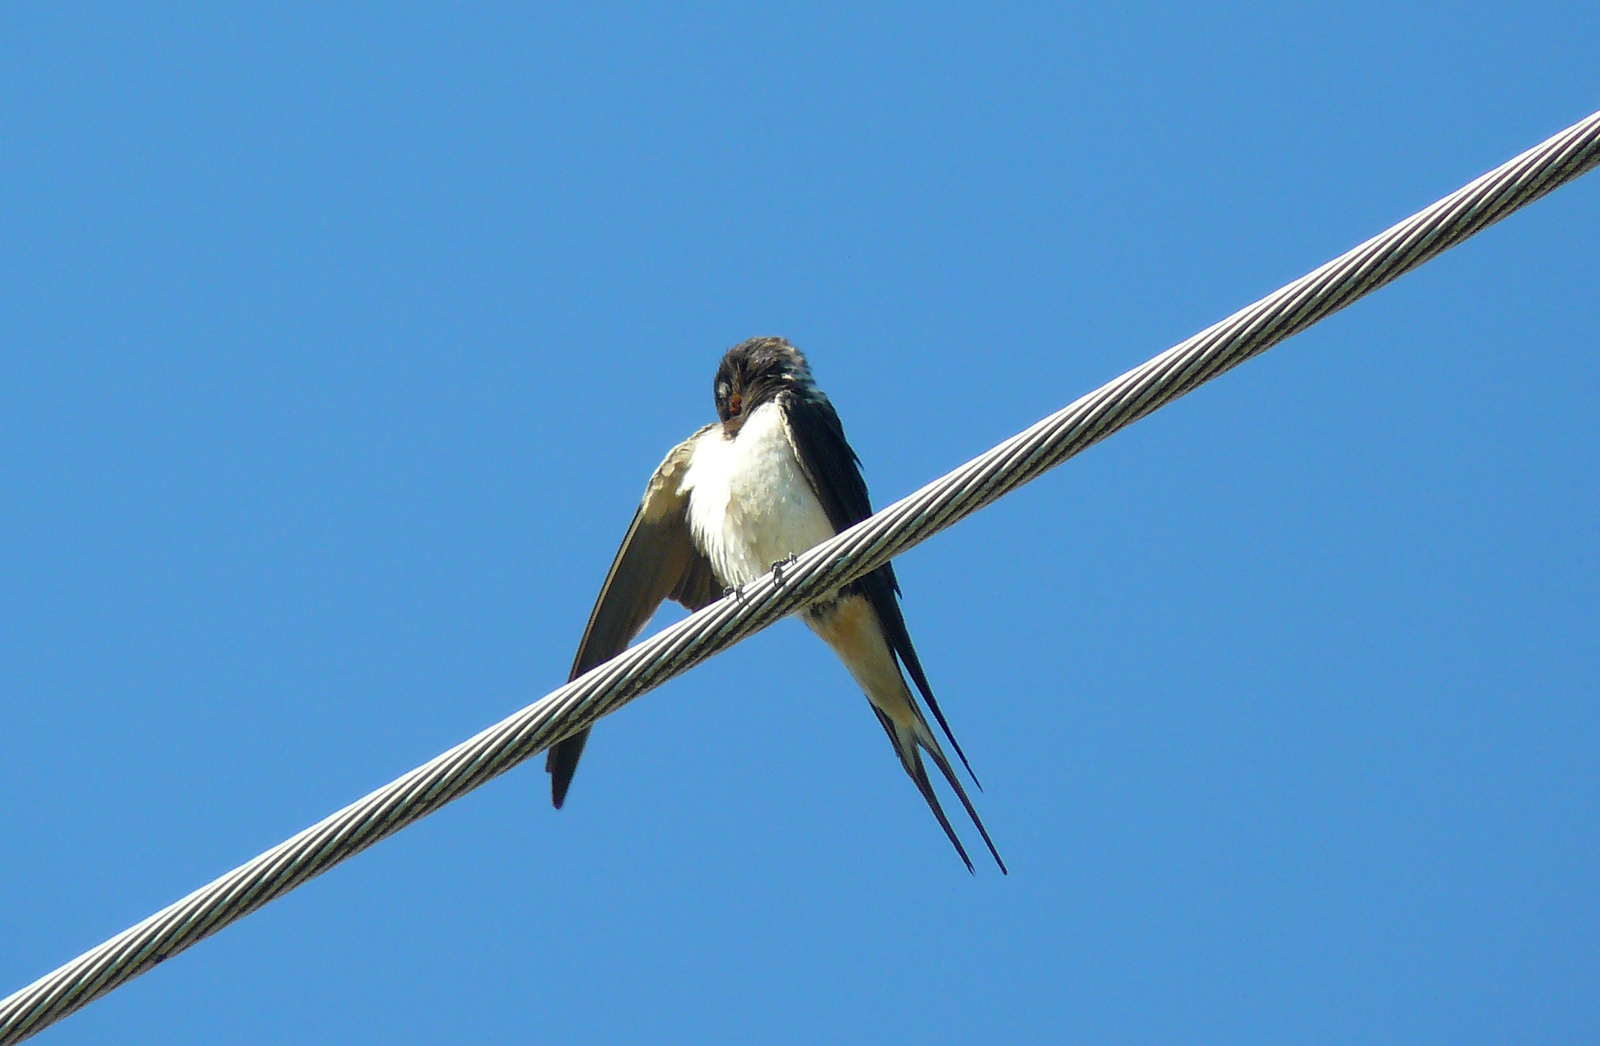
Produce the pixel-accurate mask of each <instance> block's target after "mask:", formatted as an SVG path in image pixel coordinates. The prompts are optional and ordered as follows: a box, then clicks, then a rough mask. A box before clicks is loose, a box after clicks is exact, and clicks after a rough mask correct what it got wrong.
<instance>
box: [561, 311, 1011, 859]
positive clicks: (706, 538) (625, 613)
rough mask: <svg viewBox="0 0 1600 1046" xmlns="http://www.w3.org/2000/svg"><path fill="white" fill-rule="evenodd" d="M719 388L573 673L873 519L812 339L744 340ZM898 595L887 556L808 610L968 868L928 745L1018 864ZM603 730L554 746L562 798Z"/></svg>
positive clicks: (676, 452)
mask: <svg viewBox="0 0 1600 1046" xmlns="http://www.w3.org/2000/svg"><path fill="white" fill-rule="evenodd" d="M712 395H713V400H714V402H715V405H716V411H717V418H718V420H717V421H716V422H713V423H711V424H709V425H707V426H705V427H704V428H702V429H700V430H699V431H697V432H695V433H694V435H692V436H690V437H689V438H688V439H686V440H684V441H683V442H682V443H680V444H678V445H677V446H676V447H673V448H672V450H671V451H670V452H668V454H667V456H666V458H665V460H663V461H662V462H661V465H660V467H659V468H657V469H656V471H655V473H654V474H653V475H652V476H651V477H650V482H649V483H648V484H647V485H646V487H645V493H644V497H643V498H642V499H641V500H640V502H639V507H638V509H637V510H636V511H635V512H634V515H633V522H632V524H630V525H629V527H628V532H627V535H626V536H625V537H624V538H623V540H622V547H621V548H620V549H619V550H618V552H617V555H616V558H615V560H613V562H612V564H611V570H610V572H609V573H608V574H607V575H606V579H605V583H604V584H603V585H601V587H600V594H599V596H598V597H597V598H596V600H595V604H594V610H593V611H592V612H591V613H590V615H589V622H588V625H587V626H586V627H585V628H584V632H583V639H582V640H581V641H580V642H579V644H578V651H577V655H576V657H575V658H574V659H573V662H572V673H571V675H570V676H568V680H569V681H570V680H572V679H576V678H578V677H579V676H580V675H582V674H583V673H585V672H587V671H588V670H589V669H591V668H593V667H595V666H596V665H599V664H602V663H603V662H605V661H608V660H610V659H611V658H612V657H614V656H615V655H617V654H619V653H621V652H622V651H623V650H624V649H626V648H627V646H628V644H629V643H631V642H632V641H633V639H634V637H635V636H637V635H638V634H639V632H640V631H641V630H642V629H643V628H644V626H645V625H646V624H647V623H648V622H649V620H650V618H651V617H652V616H653V615H654V614H655V612H656V609H657V608H658V607H659V606H660V605H661V603H662V602H663V601H664V600H666V599H672V600H674V601H675V602H678V603H681V604H682V605H683V606H685V607H687V608H688V609H689V610H691V611H694V610H698V609H700V608H701V607H704V606H707V605H709V604H711V603H713V602H715V601H716V600H717V599H720V598H722V596H723V595H724V594H726V593H728V592H738V591H740V590H741V588H742V586H744V585H745V584H746V583H748V582H750V581H753V580H755V579H756V578H758V577H761V576H762V575H763V574H766V573H767V572H768V571H769V570H772V569H773V568H774V567H775V566H776V567H777V568H778V569H779V570H781V569H782V567H783V565H785V564H786V563H788V562H790V561H792V560H793V558H794V557H795V556H796V555H797V554H798V553H800V552H804V551H805V550H806V549H808V548H811V547H812V546H813V545H816V544H818V543H819V542H822V541H825V540H827V539H828V538H830V537H832V536H833V535H835V534H837V533H839V532H840V531H843V530H845V529H846V528H847V527H849V526H851V525H852V524H854V523H858V522H860V521H861V520H863V519H866V518H867V517H868V516H870V515H872V502H871V499H870V498H869V497H868V494H867V484H866V481H865V480H864V479H863V478H862V475H861V461H860V459H859V458H858V457H857V456H856V452H855V451H854V450H853V449H852V448H851V446H850V444H849V442H848V441H847V440H846V439H845V434H844V426H843V424H842V423H841V422H840V420H839V414H838V412H837V411H836V410H835V409H834V407H833V404H832V403H831V402H829V400H828V397H827V396H826V395H825V394H824V393H823V392H822V390H821V389H819V388H818V387H817V383H816V381H815V380H814V379H813V378H812V376H811V367H810V364H809V363H807V361H806V358H805V356H804V354H802V353H801V351H800V350H799V349H798V348H796V347H795V346H793V345H791V344H790V343H789V342H788V341H786V340H785V339H783V338H777V337H761V338H751V339H749V340H747V341H743V342H740V343H739V344H738V345H735V346H734V347H733V348H731V349H729V350H728V351H727V353H726V354H725V355H724V356H723V358H722V362H721V363H720V365H719V366H718V367H717V373H716V377H715V379H714V381H713V384H712ZM899 596H900V585H899V582H898V581H897V580H896V578H895V574H894V568H893V566H891V565H890V564H888V563H885V564H884V565H883V566H881V567H878V568H877V569H876V570H874V571H872V572H871V573H869V574H867V575H865V576H863V577H861V578H859V579H857V580H856V581H853V582H850V583H849V584H846V585H844V586H842V587H840V588H838V589H837V590H835V591H832V592H829V593H826V594H825V595H823V596H822V597H820V598H819V599H817V600H815V601H814V602H812V603H811V604H809V605H808V606H807V607H805V608H804V609H802V610H801V611H800V616H801V618H802V619H803V620H804V621H805V623H806V625H807V626H809V627H810V629H811V631H812V632H814V633H816V635H817V636H819V637H820V638H821V639H822V641H823V642H825V643H827V644H828V646H829V647H831V648H832V649H833V651H834V653H835V654H836V655H837V656H838V657H839V659H840V660H841V661H843V662H844V665H845V667H846V668H847V669H848V670H849V672H850V674H851V676H852V677H854V679H855V681H856V683H857V685H859V686H860V687H861V690H862V692H863V693H864V694H865V695H866V697H867V701H868V703H869V704H870V706H871V708H872V711H873V713H874V714H875V715H876V716H877V718H878V722H879V723H880V724H881V725H882V726H883V729H884V732H885V733H887V734H888V735H889V741H890V743H891V744H892V745H893V746H894V750H895V754H896V755H897V756H898V757H899V759H900V765H901V766H902V767H903V768H904V769H905V772H906V773H907V774H908V775H909V776H910V778H911V780H912V781H913V782H914V783H915V784H916V786H917V790H918V791H919V792H921V794H922V798H923V799H924V800H925V801H926V802H927V804H928V807H929V808H930V809H931V810H932V811H933V815H934V817H935V818H937V819H938V822H939V826H940V827H941V828H943V829H944V833H945V835H946V836H948V837H949V839H950V842H951V844H952V845H954V847H955V849H956V853H957V854H959V855H960V857H961V860H962V861H963V862H964V863H965V864H966V866H967V871H969V872H972V871H973V870H974V869H973V864H972V859H971V858H970V857H969V856H968V855H967V851H966V848H965V847H964V846H962V844H961V839H960V837H959V836H958V835H957V834H956V832H955V829H954V828H952V827H951V825H950V819H949V818H948V817H947V816H946V815H945V812H944V809H943V807H941V806H940V804H939V798H938V796H937V795H936V794H935V792H934V789H933V782H932V781H931V780H930V779H929V776H928V771H927V767H926V766H925V765H924V763H923V759H922V755H923V753H924V752H925V753H927V755H928V756H929V758H930V759H932V761H933V763H934V765H935V766H937V767H938V769H939V772H940V774H941V775H942V776H943V777H944V779H945V780H946V781H947V782H948V783H949V784H950V787H951V789H952V790H953V791H954V792H955V794H956V795H957V797H958V798H959V799H960V800H961V805H962V806H963V807H965V808H966V812H967V815H968V816H969V817H970V818H971V819H972V823H973V824H974V825H976V826H977V829H978V833H979V835H981V836H982V837H983V842H984V844H985V845H986V846H987V847H988V848H989V853H990V854H991V855H993V857H994V860H995V863H996V864H997V865H999V867H1000V871H1001V872H1002V873H1005V874H1009V873H1007V869H1006V865H1005V861H1004V860H1002V859H1001V857H1000V852H999V850H997V849H996V848H995V844H994V841H993V839H991V838H990V836H989V832H988V829H986V828H985V827H984V826H983V821H982V820H981V819H980V818H979V817H978V812H977V810H976V809H975V808H974V807H973V805H972V800H971V798H969V797H968V795H967V791H966V789H965V788H963V787H962V785H961V779H960V778H959V777H957V776H956V773H955V770H954V769H953V768H952V766H951V764H950V760H949V759H948V758H947V757H946V756H945V754H944V750H943V749H942V748H941V746H940V743H939V739H938V738H937V737H935V736H934V734H933V732H932V730H930V729H929V728H928V721H927V719H926V717H925V716H924V715H923V714H922V710H921V708H920V707H919V706H918V704H917V700H916V697H915V695H914V694H913V693H912V691H911V688H910V686H908V685H907V683H906V679H905V673H909V674H910V676H911V679H912V680H913V681H914V682H915V683H916V687H917V690H918V691H919V692H920V693H921V695H922V698H923V700H924V701H926V702H927V705H928V709H929V710H930V711H931V712H932V713H933V716H934V719H935V720H937V721H938V723H939V726H940V728H941V729H942V730H943V732H944V736H945V738H946V739H948V740H949V742H950V746H951V748H952V749H953V750H954V751H955V753H956V755H957V757H958V758H960V760H961V763H962V765H963V766H964V767H965V768H966V770H967V773H968V775H969V776H972V781H973V784H974V785H978V780H977V777H976V776H975V775H973V774H972V765H971V763H969V762H968V761H967V756H966V753H964V752H963V751H962V750H961V745H960V744H959V743H958V742H957V741H956V739H955V735H954V734H952V733H951V731H950V725H949V723H948V722H946V720H945V717H944V713H943V712H942V711H941V710H940V708H939V703H938V701H937V700H936V699H935V698H934V696H933V688H932V687H931V686H930V685H929V684H928V677H927V673H926V672H924V671H923V667H922V661H921V659H920V658H918V656H917V651H916V648H915V647H914V646H912V643H911V634H910V632H909V631H908V630H907V628H906V621H905V616H904V614H903V613H902V612H901V609H900V602H899ZM902 669H903V670H904V671H902ZM588 738H589V729H584V730H582V731H579V732H578V733H575V734H572V735H569V736H568V737H566V738H564V739H563V740H560V741H558V742H557V743H556V744H555V745H553V746H552V747H551V748H550V750H549V752H548V754H547V755H546V759H545V769H546V770H547V771H548V772H549V774H550V797H551V802H552V803H553V805H554V806H555V807H556V809H558V810H559V809H560V808H561V806H562V804H563V803H565V802H566V797H567V789H568V787H569V786H570V785H571V783H572V775H573V773H574V772H575V771H576V770H577V768H578V760H579V758H580V757H581V756H582V755H583V749H584V745H585V744H586V743H587V742H588ZM978 787H979V789H980V790H981V788H982V786H981V785H978Z"/></svg>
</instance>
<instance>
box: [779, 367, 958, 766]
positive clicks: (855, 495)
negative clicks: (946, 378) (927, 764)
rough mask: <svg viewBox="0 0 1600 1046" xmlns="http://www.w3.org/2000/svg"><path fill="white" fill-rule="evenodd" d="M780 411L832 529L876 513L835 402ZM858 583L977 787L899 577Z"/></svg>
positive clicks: (790, 401) (800, 402) (792, 397)
mask: <svg viewBox="0 0 1600 1046" xmlns="http://www.w3.org/2000/svg"><path fill="white" fill-rule="evenodd" d="M782 407H783V416H784V421H785V422H786V424H787V425H788V428H789V438H790V440H792V441H793V443H794V448H795V454H796V456H797V457H798V458H799V459H800V467H801V468H803V469H804V470H805V472H806V478H807V479H808V480H810V482H811V489H812V490H813V491H814V492H815V493H816V495H817V500H818V501H821V502H822V510H823V511H824V512H826V513H827V514H828V522H830V523H832V524H833V529H834V531H835V532H838V531H842V530H844V529H845V528H847V527H850V526H853V525H854V524H856V523H859V522H861V521H862V520H863V519H866V518H867V517H868V516H870V515H872V499H871V498H870V497H869V496H868V494H867V481H866V480H865V479H863V478H862V476H861V459H860V458H858V457H856V452H855V450H854V449H852V448H851V446H850V443H849V441H847V440H846V439H845V438H844V424H843V423H842V422H841V421H840V420H839V413H838V411H836V410H834V409H833V404H832V403H829V402H828V400H827V398H826V397H820V396H819V397H818V398H815V399H813V398H811V397H807V396H800V395H796V394H794V393H789V394H787V397H786V399H785V401H784V403H783V404H782ZM857 584H858V585H860V586H861V592H862V594H863V595H865V596H866V597H867V601H868V602H870V603H871V604H872V609H873V610H876V611H877V612H878V618H879V620H880V621H882V623H883V630H884V634H885V635H886V636H887V638H888V640H889V647H890V649H892V650H893V651H894V653H895V656H896V657H898V658H899V659H900V662H901V664H903V665H905V667H906V671H907V672H909V673H910V675H911V680H912V682H914V683H916V685H917V689H918V690H919V691H921V692H922V699H923V700H924V701H926V702H928V709H929V710H930V711H931V712H933V718H934V719H936V720H938V722H939V729H941V730H943V731H944V736H945V737H947V738H949V740H950V746H951V747H952V748H954V749H955V750H956V755H957V757H959V758H960V760H961V765H962V766H964V767H966V768H967V773H968V774H969V775H971V776H972V781H973V783H974V784H977V782H978V778H977V775H975V774H973V773H972V764H971V763H969V762H967V754H966V753H965V752H963V751H962V750H961V743H960V742H959V741H957V740H956V738H955V735H954V734H952V733H951V732H950V724H949V723H947V722H945V718H944V712H942V711H941V710H940V709H939V702H938V700H937V699H935V698H934V696H933V687H932V686H930V685H929V684H928V675H927V673H926V672H924V671H923V670H922V659H921V658H919V657H917V649H916V647H914V646H912V645H911V632H910V631H909V630H908V629H907V628H906V619H905V615H904V614H902V613H901V612H900V600H899V599H898V598H897V597H898V596H899V594H900V582H899V581H897V580H896V579H895V576H894V567H893V566H892V565H891V564H889V563H885V564H884V565H883V566H881V567H879V568H878V569H877V570H874V571H873V572H872V573H870V574H868V575H866V576H865V577H863V578H862V579H861V580H860V581H858V582H857ZM978 787H979V788H980V789H982V787H983V786H982V785H981V784H980V785H978Z"/></svg>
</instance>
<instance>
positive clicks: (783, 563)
mask: <svg viewBox="0 0 1600 1046" xmlns="http://www.w3.org/2000/svg"><path fill="white" fill-rule="evenodd" d="M799 558H800V557H799V555H797V554H796V553H793V552H791V553H789V554H788V555H787V556H784V557H783V558H782V559H780V560H778V561H777V562H776V563H774V564H772V583H773V584H774V585H776V586H777V587H779V588H782V587H783V572H784V570H785V569H786V568H788V567H792V566H794V561H795V560H797V559H799Z"/></svg>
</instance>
